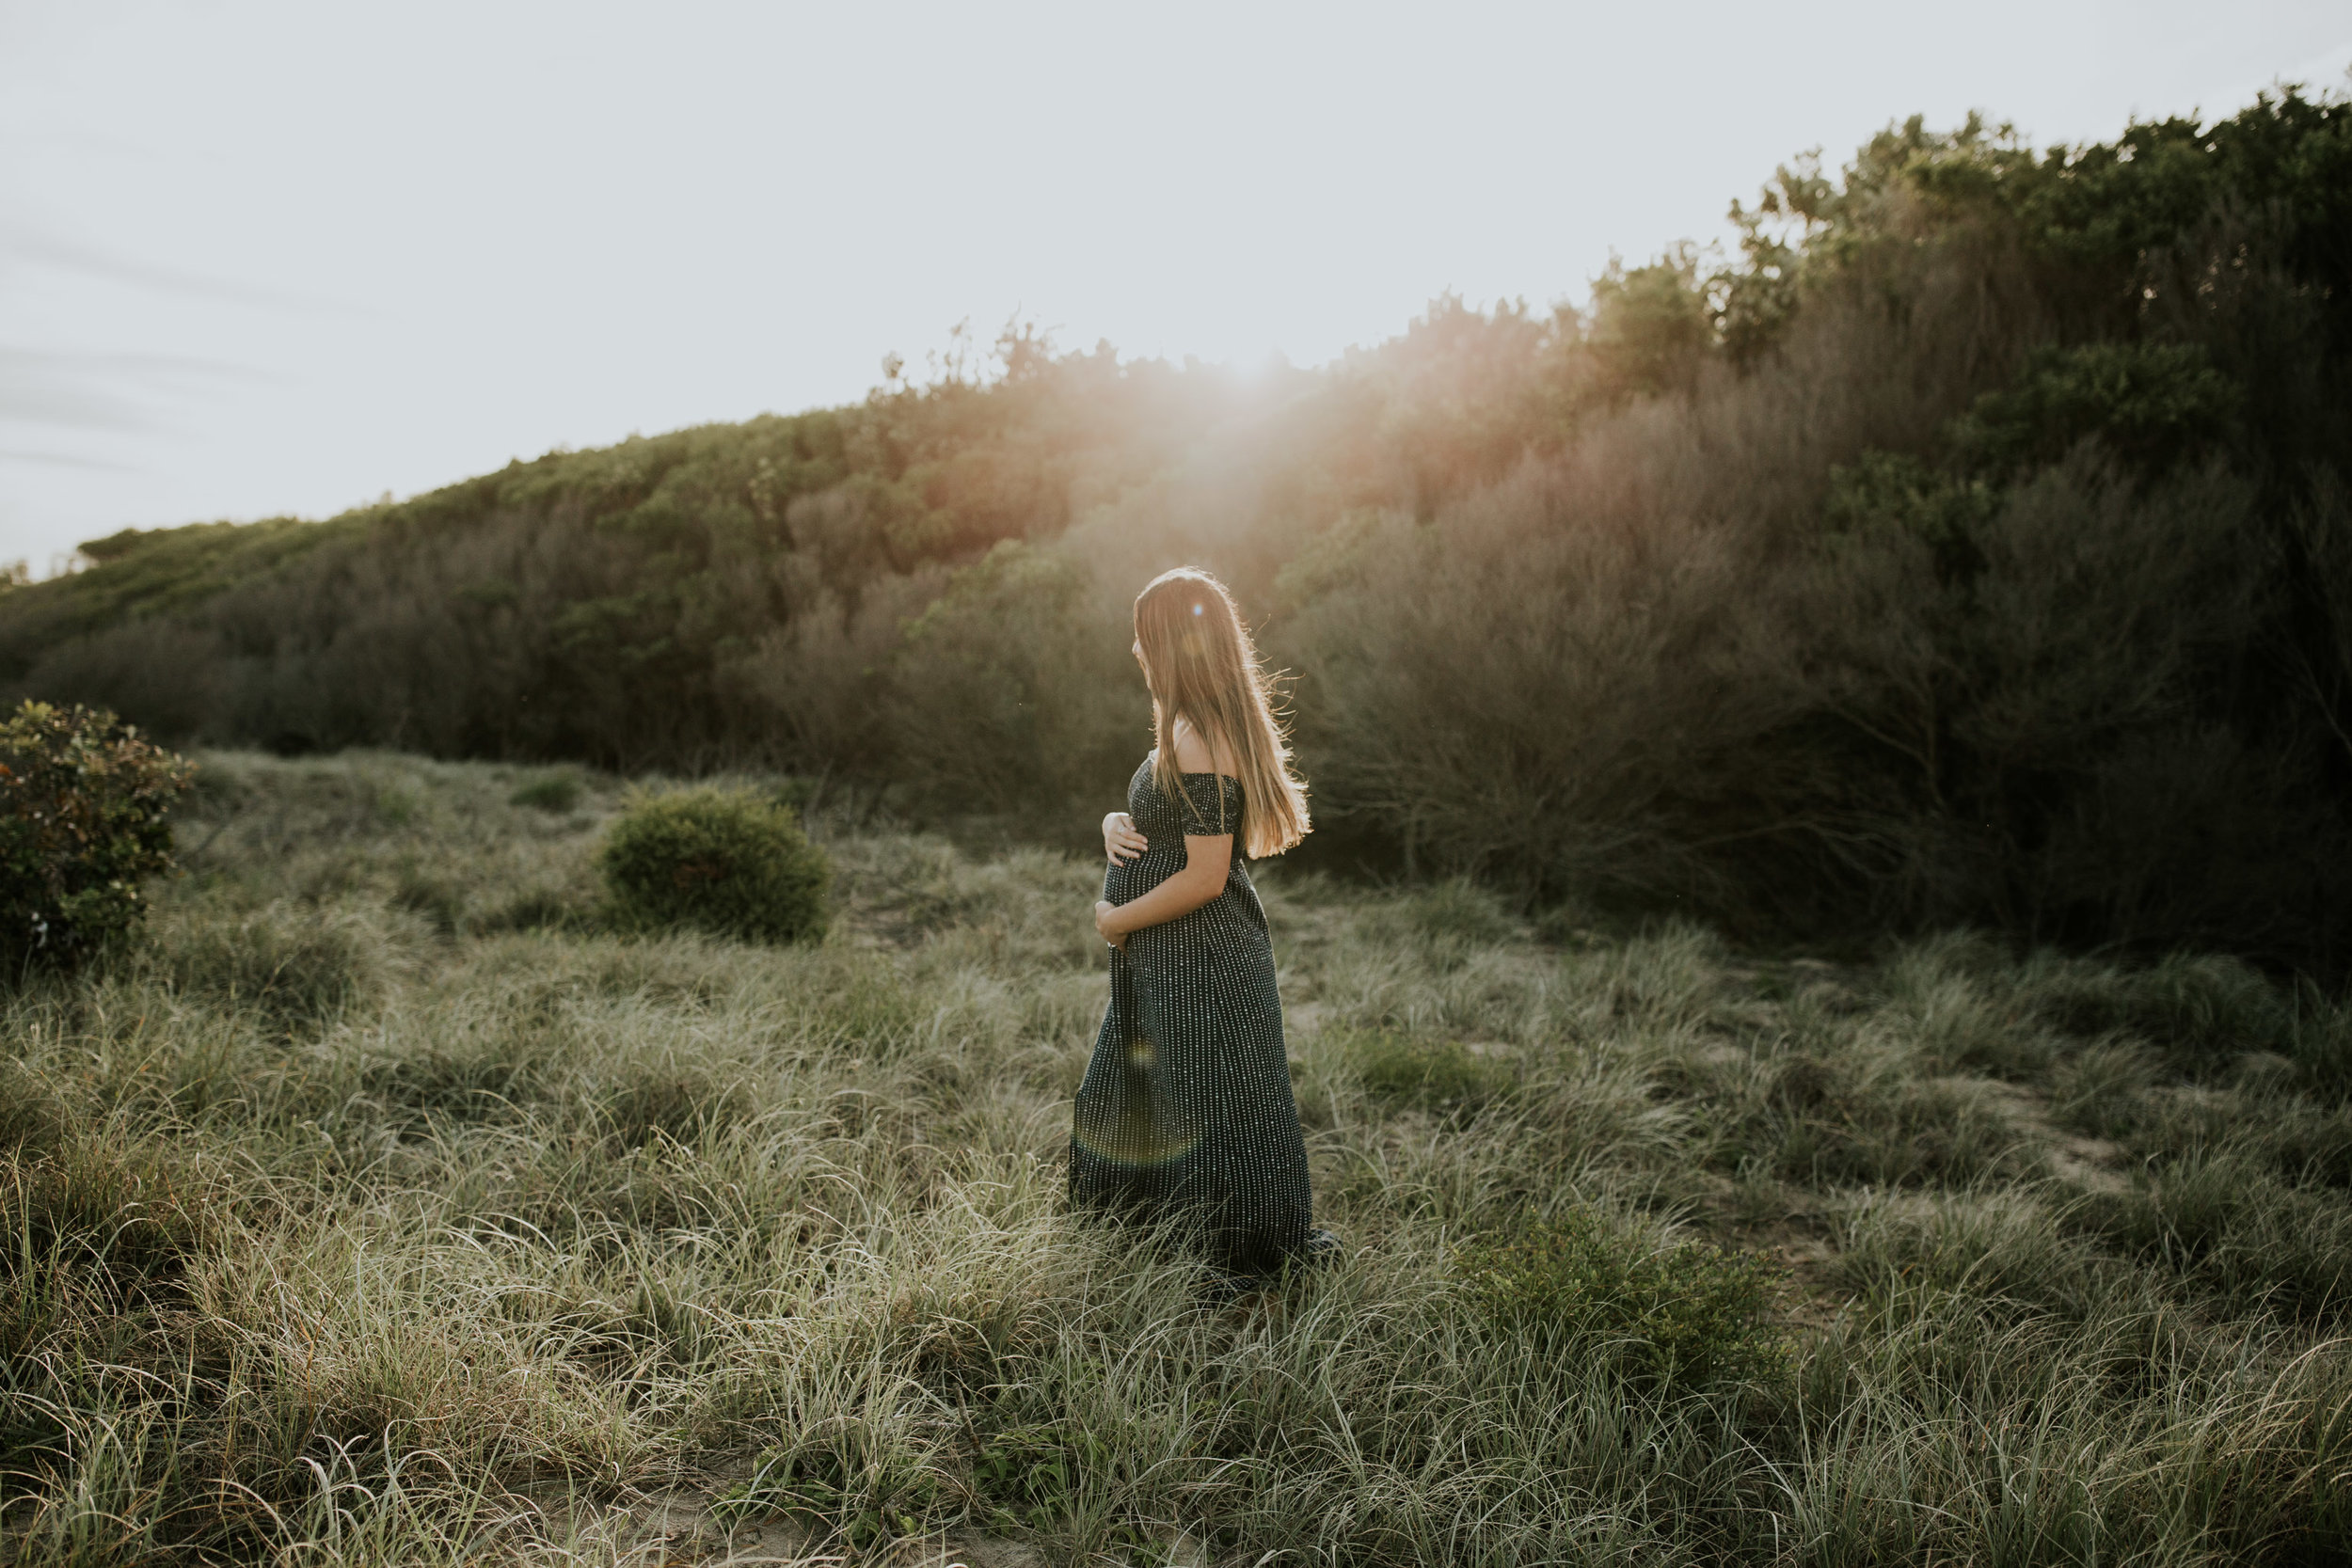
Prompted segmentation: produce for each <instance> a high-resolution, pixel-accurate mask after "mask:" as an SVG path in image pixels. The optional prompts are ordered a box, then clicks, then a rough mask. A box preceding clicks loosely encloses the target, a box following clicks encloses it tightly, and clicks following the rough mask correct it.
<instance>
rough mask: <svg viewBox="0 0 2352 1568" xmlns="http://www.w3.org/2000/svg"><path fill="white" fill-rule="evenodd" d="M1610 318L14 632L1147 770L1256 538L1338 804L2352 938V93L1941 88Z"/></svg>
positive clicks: (419, 732)
mask: <svg viewBox="0 0 2352 1568" xmlns="http://www.w3.org/2000/svg"><path fill="white" fill-rule="evenodd" d="M1733 218H1734V221H1735V224H1736V226H1737V230H1738V234H1739V239H1738V242H1737V245H1736V252H1735V254H1732V255H1731V256H1729V257H1727V258H1718V257H1715V256H1712V255H1711V254H1709V253H1703V252H1700V251H1697V250H1694V249H1692V247H1690V246H1687V245H1684V246H1677V247H1671V248H1669V249H1668V250H1667V251H1665V252H1664V253H1662V254H1661V255H1660V256H1658V257H1657V258H1655V259H1654V260H1653V261H1650V262H1648V263H1647V264H1645V265H1641V266H1634V267H1623V266H1619V267H1613V268H1612V269H1611V270H1610V272H1609V273H1608V274H1607V275H1606V276H1604V277H1601V278H1599V279H1598V280H1597V281H1596V282H1595V283H1594V285H1593V288H1592V291H1591V294H1590V298H1589V300H1588V301H1587V302H1586V303H1585V304H1584V305H1582V306H1580V307H1574V308H1571V307H1567V306H1562V307H1558V308H1555V309H1550V310H1549V311H1540V310H1532V309H1527V308H1525V307H1524V306H1521V305H1518V304H1505V305H1502V306H1500V307H1497V308H1495V309H1490V310H1484V311H1482V310H1477V309H1470V308H1469V307H1467V306H1465V305H1464V304H1463V303H1461V302H1460V301H1458V300H1454V299H1451V298H1448V299H1441V300H1439V301H1438V302H1436V303H1435V304H1434V305H1433V306H1432V307H1431V308H1430V309H1429V310H1428V311H1427V313H1426V314H1424V315H1423V316H1422V318H1420V319H1419V320H1417V321H1416V322H1414V323H1413V324H1412V325H1411V326H1410V327H1409V328H1408V329H1407V330H1406V332H1405V333H1404V334H1403V335H1402V336H1400V337H1398V338H1396V339H1394V340H1392V341H1389V342H1387V343H1384V344H1382V345H1380V346H1378V347H1376V348H1374V349H1370V350H1366V351H1363V352H1359V353H1355V354H1351V355H1350V356H1346V357H1345V358H1343V360H1341V361H1339V362H1337V363H1335V364H1333V365H1330V366H1328V367H1325V368H1323V369H1319V370H1315V371H1297V370H1279V369H1278V370H1275V371H1270V372H1263V373H1260V374H1256V375H1250V376H1243V375H1238V374H1235V373H1232V372H1227V371H1223V370H1217V369H1210V368H1202V367H1198V366H1189V365H1188V366H1184V367H1176V366H1170V365H1168V364H1164V363H1160V362H1156V361H1140V362H1138V361H1129V360H1121V359H1120V357H1119V356H1117V355H1116V354H1115V353H1114V352H1113V351H1112V350H1111V349H1110V348H1109V347H1108V346H1107V345H1100V346H1098V347H1097V348H1095V349H1094V350H1092V351H1089V352H1081V353H1064V352H1060V351H1058V350H1057V348H1056V347H1055V346H1054V345H1053V344H1052V343H1051V342H1050V341H1047V340H1045V339H1044V338H1043V337H1042V336H1041V335H1040V334H1039V333H1038V332H1037V331H1036V330H1035V329H1034V328H1032V327H1030V326H1027V325H1022V324H1018V323H1016V324H1014V325H1010V326H1009V327H1008V328H1007V329H1006V331H1005V333H1004V334H1003V336H1002V337H1001V338H1000V340H999V341H997V342H996V344H995V345H994V347H993V353H992V354H990V355H987V356H980V355H977V354H959V355H951V356H950V357H949V359H948V360H947V361H946V363H944V364H942V365H940V366H939V367H938V368H937V372H936V373H935V374H933V375H932V376H930V378H928V379H924V380H920V381H917V380H911V379H909V378H907V377H906V376H905V375H903V374H902V373H900V367H898V366H897V365H895V364H894V365H893V366H892V367H891V372H892V373H891V375H890V377H889V379H888V380H887V381H886V382H885V384H884V385H883V386H882V388H878V389H877V390H876V392H875V393H874V394H873V395H872V396H871V397H869V398H868V399H867V400H866V402H864V403H862V404H854V405H850V406H846V407H842V408H835V409H826V410H818V411H815V412H810V413H804V414H800V415H795V416H790V417H776V416H768V417H762V418H760V419H756V420H749V421H747V422H745V423H742V424H739V425H725V426H707V427H702V428H698V429H692V430H686V431H680V432H677V433H675V434H672V435H668V436H658V437H653V438H648V439H633V440H630V441H628V442H625V443H623V444H621V445H619V446H616V447H612V448H608V449H604V450H601V451H583V452H559V453H551V454H549V455H548V456H545V457H542V458H540V459H538V460H536V461H534V462H530V463H522V462H517V463H516V464H513V465H510V466H509V467H507V468H505V469H503V470H501V471H500V472H497V473H493V474H486V475H483V476H481V477H479V478H476V479H472V480H468V481H465V482H463V483H458V484H455V485H452V486H450V487H449V488H447V489H444V490H440V491H437V492H434V493H432V494H430V495H425V496H421V497H418V498H416V499H412V500H409V501H406V502H402V503H398V504H388V505H385V506H381V507H373V508H368V509H364V510H362V511H359V512H356V513H352V514H349V515H344V516H342V517H338V518H334V519H330V520H327V521H326V522H321V523H305V522H297V521H293V520H287V519H280V520H276V521H272V522H266V523H260V524H253V525H249V526H244V527H230V526H228V525H220V524H214V525H203V526H199V527H194V528H188V529H180V530H166V531H154V532H134V533H126V534H119V535H116V536H114V537H112V538H108V539H103V540H98V541H94V542H93V543H92V544H90V545H89V546H87V548H86V552H85V553H86V555H87V558H88V561H89V565H88V567H87V570H84V571H82V572H80V573H78V574H75V575H72V576H71V577H68V578H62V579H59V580H56V581H52V582H44V583H39V584H32V585H18V586H11V587H8V588H6V589H0V682H5V684H6V686H7V687H8V691H9V692H10V693H13V694H23V695H30V696H35V697H40V698H43V699H47V700H81V701H87V702H95V703H103V704H104V705H108V706H111V707H113V708H115V709H117V710H118V711H119V712H121V713H123V714H124V715H125V716H126V717H128V718H131V719H133V720H135V721H139V722H141V723H143V724H146V725H148V726H151V727H152V728H153V729H155V730H156V731H158V732H160V733H162V734H164V735H165V736H176V737H181V738H184V739H190V740H195V741H199V742H205V743H214V744H220V743H235V744H241V745H256V746H262V747H265V748H268V749H271V750H274V751H277V752H281V753H296V752H322V751H329V752H331V751H334V750H338V749H341V748H344V747H349V746H392V747H399V748H403V749H406V750H411V751H416V752H425V753H429V754H433V755H437V756H443V757H472V758H483V759H493V760H502V761H509V762H524V761H536V762H552V761H560V760H573V761H579V762H584V763H588V764H593V765H595V766H598V767H604V768H618V769H625V770H644V769H661V770H667V771H671V772H697V771H706V770H708V769H712V768H723V767H743V766H755V767H761V768H776V769H781V770H786V771H789V772H793V773H796V774H802V775H807V776H811V777H818V778H822V779H824V780H825V781H826V782H827V787H829V788H839V789H844V790H848V791H850V792H852V793H857V794H861V795H863V796H865V797H866V798H869V799H880V800H882V801H884V802H885V803H887V804H889V805H891V806H892V807H893V808H894V809H897V810H898V811H900V812H902V813H906V814H910V815H913V816H927V815H928V816H939V815H941V814H947V813H965V814H968V813H972V812H981V813H999V814H1002V813H1009V812H1011V811H1014V810H1018V811H1020V812H1022V813H1024V814H1025V815H1026V816H1028V817H1030V818H1031V819H1032V820H1033V821H1036V822H1038V823H1041V824H1042V825H1044V828H1045V831H1047V832H1059V831H1060V828H1059V826H1058V825H1059V824H1064V823H1068V822H1074V821H1079V820H1083V819H1086V818H1088V817H1090V816H1093V815H1096V814H1099V812H1100V811H1101V810H1102V809H1103V806H1104V804H1105V803H1107V801H1109V800H1115V799H1116V792H1117V788H1118V784H1119V781H1120V778H1122V777H1123V775H1124V774H1125V772H1126V771H1127V769H1128V768H1130V767H1132V765H1133V758H1134V754H1135V752H1136V751H1137V750H1138V749H1139V746H1140V744H1141V739H1140V726H1139V724H1138V723H1137V721H1136V715H1137V713H1138V712H1139V711H1140V696H1141V693H1140V688H1139V684H1138V682H1137V679H1136V674H1135V672H1134V669H1133V666H1132V663H1131V661H1129V660H1128V659H1127V657H1126V656H1125V648H1126V643H1127V634H1126V632H1125V630H1124V628H1123V606H1124V603H1125V601H1126V599H1127V597H1128V596H1129V595H1130V594H1132V593H1133V592H1134V589H1135V587H1136V585H1137V584H1138V583H1140V582H1141V581H1142V580H1143V579H1144V578H1145V577H1146V576H1147V575H1148V574H1150V573H1151V572H1152V571H1154V570H1157V569H1158V568H1160V567H1162V566H1165V565H1168V564H1171V563H1175V562H1197V563H1200V564H1203V565H1206V566H1209V567H1211V568H1213V569H1215V570H1216V571H1217V572H1219V573H1220V574H1221V575H1223V576H1224V577H1226V578H1228V580H1230V581H1231V582H1232V583H1233V584H1234V585H1235V587H1236V589H1237V591H1238V592H1239V593H1240V594H1241V596H1242V598H1243V601H1244V603H1245V605H1246V606H1247V607H1248V610H1249V611H1250V613H1251V614H1252V616H1253V618H1255V619H1257V620H1258V621H1260V622H1261V623H1262V626H1261V641H1263V643H1264V644H1265V645H1266V646H1267V647H1268V648H1269V649H1270V650H1271V651H1272V653H1273V654H1274V656H1275V657H1276V658H1277V660H1278V661H1279V662H1280V663H1282V664H1284V665H1286V666H1287V667H1288V668H1289V669H1290V670H1291V671H1292V672H1294V673H1295V677H1296V680H1297V688H1296V691H1297V703H1296V708H1297V713H1298V715H1299V724H1300V731H1299V740H1300V745H1301V748H1302V751H1303V752H1304V753H1305V762H1306V768H1307V771H1308V773H1309V775H1310V776H1311V779H1312V780H1313V782H1314V784H1315V789H1316V797H1315V804H1316V810H1317V813H1318V818H1319V821H1320V823H1321V825H1322V826H1321V829H1320V831H1319V832H1318V835H1317V837H1316V838H1315V839H1314V840H1312V841H1311V850H1310V853H1311V855H1319V856H1321V857H1322V858H1323V860H1324V862H1325V863H1327V864H1328V865H1331V866H1333V867H1341V866H1369V867H1372V868H1375V869H1376V870H1379V871H1382V872H1384V873H1391V874H1399V875H1404V876H1407V877H1410V878H1415V879H1423V878H1446V877H1454V876H1467V877H1470V878H1473V879H1478V880H1480V881H1481V882H1482V883H1483V884H1484V885H1486V886H1488V887H1490V888H1492V889H1494V890H1496V891H1497V892H1498V893H1499V894H1500V895H1502V896H1503V897H1505V898H1506V900H1508V901H1509V902H1510V904H1511V906H1512V907H1513V908H1515V909H1521V910H1536V909H1547V908H1553V909H1556V908H1565V907H1569V906H1572V905H1578V904H1583V905H1590V906H1595V907H1600V908H1618V907H1622V908H1629V909H1636V910H1645V911H1683V912H1686V913H1690V914H1693V915H1699V916H1704V917H1707V918H1708V919H1711V920H1714V921H1716V922H1718V923H1720V924H1721V925H1722V926H1723V927H1724V928H1726V929H1729V930H1733V931H1736V932H1740V933H1747V934H1754V935H1765V934H1782V933H1785V934H1794V935H1799V936H1803V937H1805V938H1807V939H1808V940H1833V939H1845V938H1858V937H1867V934H1869V933H1873V932H1877V931H1880V930H1883V929H1886V928H1888V927H1893V928H1898V929H1904V930H1927V929H1932V928H1938V927H1946V926H1950V925H1956V924H1966V925H1972V926H1976V927H1984V928H1990V929H1996V930H2000V931H2004V932H2007V933H2010V937H2011V938H2012V939H2013V940H2015V941H2016V942H2020V943H2024V944H2031V943H2035V942H2060V943H2067V944H2074V945H2075V946H2078V947H2080V946H2093V945H2102V944H2121V945H2123V946H2126V947H2130V948H2134V949H2139V950H2144V951H2147V952H2151V953H2156V952H2162V951H2166V950H2169V949H2171V948H2174V947H2178V946H2184V945H2186V946H2194V947H2199V948H2204V949H2211V950H2221V951H2229V952H2233V953H2237V954H2241V955H2244V956H2247V957H2249V958H2253V959H2255V960H2258V961H2260V962H2262V963H2265V964H2267V965H2272V966H2277V967H2282V968H2295V969H2301V970H2303V971H2305V972H2307V973H2310V974H2314V975H2319V976H2323V977H2327V978H2329V979H2331V980H2332V979H2334V978H2336V977H2340V976H2341V975H2343V974H2344V972H2345V969H2346V966H2347V963H2348V962H2352V924H2348V923H2352V817H2347V807H2346V802H2347V801H2352V494H2348V493H2347V489H2346V478H2345V475H2344V472H2343V467H2342V464H2343V453H2344V452H2345V451H2352V391H2348V390H2347V367H2352V105H2348V104H2347V103H2346V102H2345V101H2344V99H2342V98H2341V97H2340V96H2326V95H2323V96H2318V97H2312V96H2307V95H2304V94H2302V93H2299V92H2296V91H2291V90H2290V91H2282V92H2281V93H2280V94H2277V95H2265V97H2263V98H2262V99H2260V100H2259V101H2258V102H2257V103H2255V104H2253V105H2252V106H2250V107H2249V108H2247V109H2245V110H2243V111H2242V112H2240V113H2238V114H2235V115H2233V116H2230V117H2227V118H2223V119H2216V120H2213V121H2211V122H2201V121H2195V120H2189V119H2169V120H2163V121H2154V122H2144V123H2134V124H2132V125H2129V126H2127V127H2125V128H2124V129H2123V131H2122V134H2121V135H2118V136H2117V137H2115V138H2114V139H2113V140H2112V141H2108V142H2104V143H2097V144H2090V145H2083V146H2070V147H2058V148H2051V149H2036V148H2034V147H2032V146H2030V145H2028V144H2027V143H2026V141H2025V140H2024V138H2023V137H2021V136H2019V135H2016V134H2015V133H2013V132H2011V131H2010V130H2008V129H2006V128H2001V127H1995V126H1991V125H1987V124H1984V123H1981V122H1979V121H1977V120H1973V119H1972V120H1971V121H1969V122H1968V123H1966V124H1964V125H1963V126H1961V127H1959V128H1958V129H1956V130H1952V131H1949V132H1935V131H1931V130H1929V129H1928V128H1926V127H1925V126H1924V125H1923V124H1922V123H1921V122H1919V121H1918V120H1916V119H1915V120H1912V121H1910V122H1908V123H1905V124H1903V125H1900V126H1896V127H1892V128H1890V129H1889V130H1887V131H1886V132H1884V133H1883V134H1881V135H1878V136H1876V137H1874V138H1873V139H1872V140H1871V141H1870V142H1869V143H1868V144H1867V146H1866V147H1864V148H1862V149H1861V150H1858V151H1857V153H1856V154H1855V155H1854V157H1853V158H1852V160H1851V162H1850V163H1848V164H1847V165H1845V166H1844V167H1843V168H1842V169H1840V170H1837V171H1836V172H1832V171H1830V170H1828V169H1826V168H1825V167H1823V166H1821V165H1820V163H1819V161H1818V160H1815V159H1799V160H1797V161H1795V162H1794V163H1792V164H1790V165H1789V166H1786V167H1784V168H1782V169H1781V170H1780V171H1779V172H1778V174H1777V175H1776V176H1775V177H1774V179H1773V180H1772V182H1771V183H1770V184H1769V185H1768V186H1767V187H1766V188H1765V190H1764V192H1763V193H1762V195H1761V197H1760V198H1758V199H1757V200H1756V201H1755V202H1754V203H1753V204H1748V205H1735V207H1734V208H1733Z"/></svg>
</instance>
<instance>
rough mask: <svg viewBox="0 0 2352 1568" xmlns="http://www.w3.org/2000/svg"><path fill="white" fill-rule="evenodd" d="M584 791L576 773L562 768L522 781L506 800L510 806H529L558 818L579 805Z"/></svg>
mask: <svg viewBox="0 0 2352 1568" xmlns="http://www.w3.org/2000/svg"><path fill="white" fill-rule="evenodd" d="M584 789H585V786H584V785H583V784H581V783H580V775H579V774H578V773H575V772H573V771H572V770H571V769H570V768H558V769H556V770H555V771H554V772H552V773H543V774H541V775H540V776H539V777H537V778H535V779H529V780H526V781H524V782H523V783H522V784H518V785H516V788H515V793H514V794H512V795H509V796H508V797H507V798H506V799H507V801H508V803H509V804H511V805H517V806H529V807H531V808H532V810H534V811H544V812H551V813H553V814H554V815H556V816H562V815H563V814H564V813H565V812H567V811H570V810H571V809H572V808H573V807H574V806H577V805H579V804H580V796H581V794H582V793H583V792H584Z"/></svg>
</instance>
